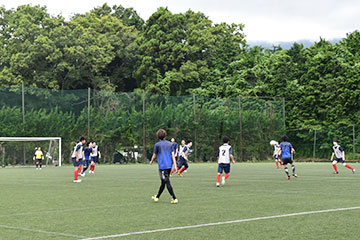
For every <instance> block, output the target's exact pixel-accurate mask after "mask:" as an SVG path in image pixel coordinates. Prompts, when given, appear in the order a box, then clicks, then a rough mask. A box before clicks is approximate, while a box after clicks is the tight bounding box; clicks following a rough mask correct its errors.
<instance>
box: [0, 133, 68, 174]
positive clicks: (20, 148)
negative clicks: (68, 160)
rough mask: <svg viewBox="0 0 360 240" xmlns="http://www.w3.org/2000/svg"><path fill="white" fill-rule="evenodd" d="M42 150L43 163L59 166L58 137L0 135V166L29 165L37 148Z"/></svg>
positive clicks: (59, 139)
mask: <svg viewBox="0 0 360 240" xmlns="http://www.w3.org/2000/svg"><path fill="white" fill-rule="evenodd" d="M39 147H40V148H41V151H42V152H43V156H44V158H43V161H42V162H43V165H47V166H51V165H52V166H61V138H60V137H0V164H1V166H3V167H4V166H16V165H23V166H29V165H34V164H35V159H34V154H35V151H36V150H37V149H38V148H39Z"/></svg>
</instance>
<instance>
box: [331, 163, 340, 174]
mask: <svg viewBox="0 0 360 240" xmlns="http://www.w3.org/2000/svg"><path fill="white" fill-rule="evenodd" d="M336 164H337V161H336V160H334V161H333V162H332V165H333V168H334V170H335V174H339V171H338V169H337V166H336Z"/></svg>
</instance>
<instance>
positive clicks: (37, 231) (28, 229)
mask: <svg viewBox="0 0 360 240" xmlns="http://www.w3.org/2000/svg"><path fill="white" fill-rule="evenodd" d="M0 228H5V229H12V230H22V231H27V232H35V233H46V234H51V235H57V236H64V237H73V238H85V236H79V235H74V234H69V233H61V232H49V231H45V230H40V229H31V228H24V227H15V226H8V225H0Z"/></svg>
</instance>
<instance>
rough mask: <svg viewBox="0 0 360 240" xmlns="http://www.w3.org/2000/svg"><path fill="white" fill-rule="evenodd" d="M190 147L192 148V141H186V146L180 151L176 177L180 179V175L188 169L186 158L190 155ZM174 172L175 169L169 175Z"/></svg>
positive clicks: (187, 159)
mask: <svg viewBox="0 0 360 240" xmlns="http://www.w3.org/2000/svg"><path fill="white" fill-rule="evenodd" d="M191 147H192V141H191V140H188V141H187V144H186V145H185V146H184V147H183V149H182V151H181V154H180V160H179V165H178V167H177V171H178V175H179V176H180V177H183V175H182V173H183V172H184V171H186V170H187V169H188V168H189V158H188V157H189V155H190V148H191ZM182 167H183V168H182ZM180 169H181V170H180ZM174 172H175V169H174V170H172V171H171V174H172V173H174Z"/></svg>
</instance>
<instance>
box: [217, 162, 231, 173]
mask: <svg viewBox="0 0 360 240" xmlns="http://www.w3.org/2000/svg"><path fill="white" fill-rule="evenodd" d="M223 171H225V173H230V163H219V167H218V173H223Z"/></svg>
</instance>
